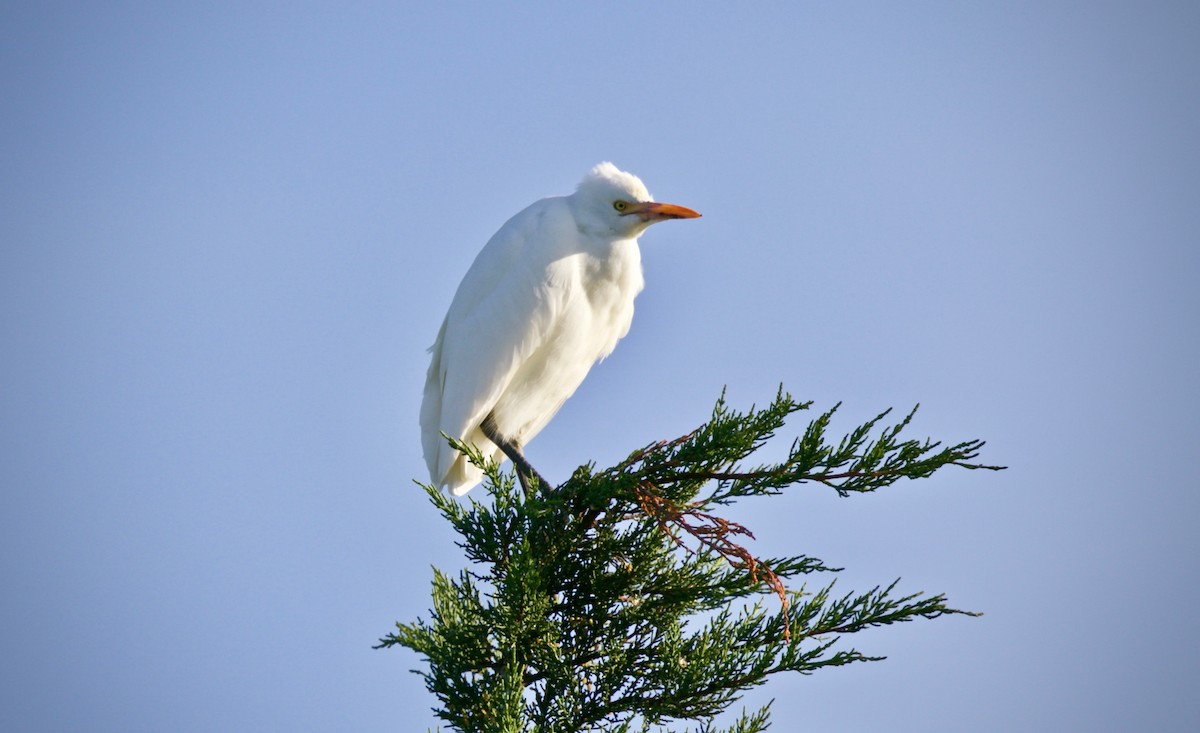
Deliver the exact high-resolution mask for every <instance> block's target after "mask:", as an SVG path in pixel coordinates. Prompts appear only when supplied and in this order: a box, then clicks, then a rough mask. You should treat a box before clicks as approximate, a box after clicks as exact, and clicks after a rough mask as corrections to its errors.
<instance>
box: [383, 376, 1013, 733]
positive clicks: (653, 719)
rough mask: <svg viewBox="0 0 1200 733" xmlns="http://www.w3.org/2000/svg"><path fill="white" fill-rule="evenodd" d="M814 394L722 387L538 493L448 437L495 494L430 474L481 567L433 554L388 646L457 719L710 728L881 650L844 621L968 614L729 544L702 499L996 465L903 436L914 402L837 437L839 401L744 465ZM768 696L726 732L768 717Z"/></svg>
mask: <svg viewBox="0 0 1200 733" xmlns="http://www.w3.org/2000/svg"><path fill="white" fill-rule="evenodd" d="M810 404H811V403H798V402H795V401H794V400H793V399H792V398H791V396H790V395H787V394H785V393H783V392H782V391H780V393H779V394H778V395H777V396H776V398H775V399H774V400H773V401H772V403H771V404H770V405H768V406H767V407H766V408H764V409H754V408H751V409H750V410H749V411H748V412H745V413H739V412H737V411H734V410H732V409H730V408H729V407H728V406H727V405H726V404H725V401H724V397H723V396H722V398H721V400H719V401H718V402H717V405H716V408H715V409H714V411H713V416H712V419H711V420H709V421H708V422H707V423H705V424H704V425H702V426H701V427H700V428H698V429H697V430H695V431H693V432H692V433H689V434H688V435H685V436H683V437H681V438H678V439H676V440H672V441H664V442H661V443H657V444H653V445H650V446H647V447H645V448H642V449H641V450H638V451H636V452H634V453H633V454H632V455H631V456H629V457H628V458H627V459H625V460H624V461H622V462H621V463H620V464H618V465H617V466H614V467H613V468H610V469H606V470H603V471H596V470H595V469H594V467H593V466H583V467H581V468H579V469H577V470H576V472H575V474H574V475H573V476H572V477H571V478H570V480H568V481H567V482H566V483H565V484H563V485H562V486H559V487H558V488H556V489H552V490H544V491H537V490H534V491H531V492H530V493H525V492H523V491H522V490H521V489H520V487H519V486H517V485H516V484H515V483H514V481H513V479H512V477H511V476H509V475H505V474H501V473H500V472H499V470H498V469H497V467H496V466H495V465H494V464H487V463H485V462H484V461H483V459H482V457H481V456H480V455H479V454H478V452H476V451H474V449H473V448H472V447H470V446H465V445H462V444H458V443H456V444H455V447H456V448H458V449H460V450H463V451H464V452H466V453H467V454H468V455H470V456H471V458H472V460H474V461H476V462H477V463H478V464H479V465H482V466H483V467H484V468H485V470H486V471H487V477H488V479H487V488H488V491H489V493H490V495H491V496H492V501H491V503H490V505H488V504H485V503H482V502H479V501H476V500H475V499H471V500H469V501H468V502H466V503H461V502H459V501H456V500H454V499H452V498H450V497H447V496H445V495H443V494H442V493H440V492H439V491H437V490H436V489H435V488H434V487H431V486H426V487H425V489H426V491H427V492H428V494H429V497H430V500H431V501H432V502H433V503H434V505H435V506H437V508H438V509H439V510H440V511H441V513H442V515H443V516H444V517H445V518H446V519H447V520H448V521H449V522H450V523H451V524H452V525H453V527H454V529H455V531H456V532H457V533H458V534H459V536H460V538H461V539H460V540H459V542H458V544H459V546H460V547H461V548H462V549H463V551H464V552H465V553H466V556H467V558H468V559H469V560H470V561H471V563H472V569H470V570H463V571H461V572H460V573H458V575H457V576H453V577H452V576H450V575H447V574H445V573H443V572H441V571H439V570H436V569H435V570H434V582H433V609H432V612H431V615H430V618H429V620H423V619H419V620H417V621H415V622H413V623H398V624H397V625H396V631H395V633H393V634H391V635H389V636H387V637H385V638H384V639H382V640H381V643H380V646H381V647H390V646H396V645H399V646H404V647H408V648H409V649H412V650H414V651H416V652H417V653H419V654H421V655H422V656H424V657H425V659H426V660H428V664H429V667H428V670H427V671H424V672H419V673H420V674H421V675H422V676H423V677H424V679H425V682H426V685H427V687H428V688H429V690H430V691H431V692H432V693H433V694H434V695H435V696H436V697H437V700H438V703H439V707H437V708H436V709H435V710H436V712H437V715H438V716H439V717H440V718H441V719H442V720H444V721H445V722H446V723H447V724H448V725H449V726H450V727H451V728H453V729H455V730H459V731H463V732H464V733H475V732H477V731H478V732H483V731H487V732H489V733H491V732H496V733H501V732H503V733H516V732H518V731H520V732H526V731H528V732H534V731H536V732H538V733H576V732H578V731H599V730H605V731H643V732H645V731H650V730H655V729H658V730H666V726H667V725H669V724H671V723H673V722H676V721H685V722H686V721H690V722H693V723H695V724H696V725H697V726H698V727H697V728H696V730H697V731H700V732H702V733H719V732H718V729H716V728H714V727H712V726H713V719H714V717H715V716H716V715H717V714H719V713H721V712H723V711H724V710H726V709H727V708H728V707H729V706H731V705H732V704H733V703H734V702H735V701H736V700H737V699H738V698H739V697H740V696H741V694H742V693H744V692H745V691H747V690H749V689H751V688H753V687H756V686H758V685H761V684H763V683H764V682H765V681H766V679H767V678H768V677H769V676H770V675H773V674H776V673H780V672H799V673H801V674H810V673H812V672H813V671H815V670H818V669H821V668H823V667H834V666H841V665H845V664H851V663H853V662H863V661H874V660H877V659H880V657H871V656H867V655H864V654H862V653H860V652H859V651H857V650H856V649H854V648H844V647H843V645H841V644H839V642H840V641H841V637H842V636H843V635H845V634H852V633H855V632H858V631H862V630H864V629H867V628H870V627H874V626H882V625H888V624H893V623H898V622H902V621H910V620H913V619H917V618H926V619H933V618H937V617H939V616H944V615H949V614H966V612H963V611H959V610H956V609H954V608H951V607H950V606H949V605H947V602H946V598H945V596H943V595H940V594H938V595H927V594H924V593H912V594H907V595H901V594H899V593H897V591H896V583H895V582H893V583H891V584H889V585H887V586H880V587H876V588H873V589H872V590H870V591H867V592H866V593H857V594H856V593H848V594H845V595H839V594H835V593H834V586H833V583H832V582H827V583H822V584H820V585H819V587H816V588H815V589H812V590H810V589H809V586H808V585H807V583H805V582H799V583H798V584H796V583H789V581H793V580H794V579H799V578H801V577H802V576H807V575H809V574H812V573H821V572H836V570H837V569H836V568H830V567H827V566H825V564H824V563H822V562H821V561H820V560H818V559H816V558H812V557H807V556H803V555H797V556H790V557H779V558H758V557H755V556H754V555H753V554H752V553H750V552H749V550H747V549H746V548H745V547H744V545H742V544H740V543H741V540H742V538H744V537H752V536H753V535H751V533H750V531H749V530H748V529H746V528H745V527H743V526H742V525H740V524H737V523H734V522H730V521H728V520H725V519H723V518H721V517H720V516H718V515H716V514H714V513H713V512H714V510H716V509H718V508H719V507H721V506H724V505H728V504H731V503H732V502H734V501H736V500H737V499H740V498H742V497H748V496H761V495H772V494H777V493H779V492H781V491H782V490H783V489H784V488H786V487H788V486H792V485H795V484H798V483H804V482H816V483H820V484H824V485H826V486H829V487H831V488H833V489H835V490H836V491H838V492H839V493H840V494H843V495H846V494H848V493H850V492H870V491H874V490H876V489H879V488H882V487H885V486H889V485H891V484H892V483H894V482H895V481H897V480H899V479H900V478H902V477H907V478H922V477H925V476H929V475H930V474H932V473H933V472H934V471H936V470H937V469H939V468H941V467H943V466H948V465H957V466H961V467H964V468H989V469H995V468H996V467H993V466H983V465H980V464H977V463H973V462H972V461H973V460H974V459H975V458H976V457H977V455H978V453H979V450H980V449H981V448H982V447H983V443H982V442H981V441H976V440H972V441H967V442H964V443H959V444H956V445H954V446H951V447H946V448H943V447H940V445H939V444H938V443H933V442H930V441H924V442H919V441H915V440H901V439H900V433H901V431H902V430H903V429H904V428H905V427H907V426H908V424H909V421H910V420H911V419H912V416H913V413H909V414H908V416H907V417H905V418H904V419H903V420H902V421H900V422H899V423H897V424H895V425H892V426H885V427H881V426H880V424H881V422H882V420H883V418H884V417H886V415H887V414H888V413H887V412H884V413H882V414H880V415H879V416H877V417H876V418H875V419H873V420H871V421H869V422H867V423H866V424H864V425H862V426H860V427H858V428H856V429H855V430H853V431H851V432H850V433H849V434H848V435H846V436H844V437H842V438H841V439H840V440H839V441H838V442H837V443H836V444H833V443H830V442H828V441H827V438H826V431H827V429H828V426H829V422H830V419H831V417H832V416H833V414H834V411H835V410H836V409H837V408H836V407H834V408H833V409H831V410H829V411H828V412H826V413H824V414H822V415H821V416H819V417H818V418H817V419H815V420H813V421H812V422H811V423H810V424H809V426H808V427H807V429H806V430H805V431H804V433H803V435H802V436H801V437H799V438H797V439H796V440H795V441H794V442H793V443H792V445H791V448H790V450H789V452H788V455H787V457H786V458H785V459H784V460H782V461H780V462H778V463H774V464H766V465H757V466H754V467H751V468H746V467H744V466H743V465H742V464H743V462H745V461H746V460H747V459H749V458H750V457H751V455H752V454H753V453H755V451H757V450H758V449H759V448H761V447H762V446H763V445H764V444H765V443H766V442H767V441H768V440H770V439H771V438H772V437H773V436H774V435H775V433H776V431H778V430H779V428H781V427H782V426H783V425H784V422H785V420H786V419H787V418H788V416H789V415H791V414H793V413H795V412H797V411H799V410H804V409H807V408H808V407H809V406H810ZM914 412H915V408H914ZM872 436H875V437H872ZM772 599H775V600H776V601H778V603H775V602H772ZM966 615H973V614H966ZM768 708H769V706H767V707H765V708H762V709H761V710H758V711H754V712H744V713H743V714H742V716H741V717H740V718H739V719H738V720H737V721H736V722H735V723H734V724H733V726H732V727H729V728H725V729H722V730H723V731H724V733H752V732H755V731H762V730H765V729H766V727H767V726H768V725H769V722H768V714H769V710H768Z"/></svg>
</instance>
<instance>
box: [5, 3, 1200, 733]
mask: <svg viewBox="0 0 1200 733" xmlns="http://www.w3.org/2000/svg"><path fill="white" fill-rule="evenodd" d="M1198 31H1200V9H1198V7H1197V6H1196V5H1195V4H1192V3H1169V2H1160V3H1087V4H1081V3H1059V2H1050V3H1046V2H1037V3H1032V2H1030V3H1005V4H985V3H917V4H912V5H908V6H906V7H903V8H902V7H900V5H899V4H894V3H837V4H833V5H818V4H810V3H789V4H776V5H766V6H758V7H756V8H755V9H753V10H747V9H742V10H731V9H730V8H729V7H728V6H726V5H724V4H722V5H718V4H697V3H691V4H682V3H680V4H673V3H655V4H652V5H646V4H605V5H602V6H595V7H579V6H570V7H559V6H548V5H546V6H539V7H536V8H533V7H528V8H525V9H518V10H504V9H501V8H500V6H499V5H482V4H479V5H472V4H449V3H447V4H438V5H437V6H436V7H433V6H430V7H426V6H417V5H415V4H413V5H406V4H388V3H381V4H352V5H349V6H345V5H341V4H329V5H321V4H305V5H303V6H301V7H294V6H291V5H285V4H267V3H248V4H243V5H242V6H239V7H238V8H236V9H232V8H219V7H215V6H210V5H197V6H195V7H185V6H183V5H176V4H167V5H159V4H144V5H142V4H118V3H111V4H56V3H7V4H5V5H4V7H3V9H0V100H2V101H0V104H2V105H3V114H2V115H0V133H2V134H0V160H2V164H0V171H2V173H0V247H2V249H0V338H2V339H3V341H2V343H3V344H4V358H3V360H2V361H0V384H2V385H3V387H2V389H0V485H2V486H3V490H4V494H3V496H4V502H3V512H2V513H0V588H2V589H3V598H4V601H3V603H2V604H0V671H2V674H3V678H2V683H0V728H3V729H4V730H14V731H16V730H20V731H76V730H89V731H122V732H130V731H161V730H172V731H212V730H226V731H259V730H284V729H286V730H297V731H328V730H339V731H340V730H355V731H375V730H378V731H383V730H425V729H426V727H429V726H433V725H435V724H436V722H435V720H434V718H433V716H432V715H431V713H430V712H429V707H430V706H431V705H432V704H433V700H432V698H431V697H429V696H428V695H427V693H426V692H425V690H424V688H423V686H422V684H421V681H420V679H419V678H418V677H417V676H415V675H412V674H410V673H409V671H408V670H409V669H411V668H413V667H415V666H417V665H418V659H417V658H416V657H415V655H411V654H409V653H407V652H397V651H392V652H381V651H373V650H372V649H371V645H372V644H373V643H374V642H375V640H376V639H378V638H379V637H380V636H381V635H383V634H385V633H387V632H388V631H389V630H390V629H391V625H392V623H393V621H395V620H397V619H403V620H410V619H413V618H415V617H416V616H418V615H421V614H424V613H425V611H426V609H427V608H428V605H429V600H428V594H429V581H430V579H431V570H430V567H431V566H432V565H436V566H438V567H442V568H445V569H455V568H458V567H460V565H461V560H460V557H459V555H458V553H457V551H456V548H455V547H454V545H453V537H452V536H451V534H450V532H449V530H448V529H447V528H446V527H445V526H444V525H443V524H441V523H440V522H439V521H438V519H437V516H436V514H435V512H434V511H433V510H432V508H431V507H430V506H429V505H428V503H427V502H426V500H425V499H424V497H423V496H422V495H421V493H420V492H419V491H418V490H417V489H416V488H415V487H414V486H413V485H412V480H413V479H422V480H423V479H424V478H425V476H424V474H423V471H424V463H423V461H422V459H421V456H420V441H419V438H418V433H417V427H416V421H417V409H418V404H419V398H420V392H421V386H422V383H423V378H424V371H425V369H426V366H427V363H428V362H427V358H428V357H427V355H426V353H425V348H426V347H427V346H428V345H429V344H430V343H431V342H432V341H433V338H434V336H435V335H436V331H437V327H438V325H439V323H440V321H441V318H442V316H443V314H444V312H445V309H446V307H447V306H448V304H449V302H450V298H451V297H452V295H453V292H454V289H455V287H456V286H457V284H458V281H459V279H460V278H461V277H462V274H463V273H464V272H465V270H466V268H467V266H468V265H469V264H470V262H471V260H472V259H473V257H474V256H475V254H476V252H477V251H478V249H479V248H480V247H481V246H482V245H483V243H484V242H485V241H486V240H487V238H488V237H489V236H490V235H491V234H492V232H494V231H495V230H496V228H498V227H499V225H500V224H501V223H502V222H503V221H504V220H505V219H506V218H507V217H508V216H510V215H511V214H513V213H515V212H516V211H517V210H519V209H520V208H522V207H524V206H525V205H527V204H528V203H530V202H531V201H533V200H535V199H537V198H540V197H542V196H546V195H551V194H557V193H565V192H568V191H570V190H571V189H572V188H573V187H574V185H575V183H576V182H577V181H578V179H579V177H580V176H581V175H582V174H583V173H584V172H585V171H586V170H587V169H588V168H590V167H591V166H592V165H594V164H595V163H597V162H599V161H601V160H612V161H614V162H615V163H617V165H619V166H621V167H623V168H625V169H627V170H630V171H632V172H635V173H637V174H638V175H640V176H641V177H642V178H643V179H644V180H645V181H646V183H647V185H648V186H649V188H650V190H651V191H652V192H653V193H654V194H655V196H656V197H657V198H659V199H660V200H665V201H671V202H674V203H679V204H683V205H686V206H690V207H693V208H695V209H697V210H699V211H701V212H703V214H704V218H703V219H700V220H698V221H695V222H683V223H671V224H667V225H663V226H660V227H655V228H654V229H652V230H651V231H650V232H648V233H647V234H646V235H645V237H644V238H643V258H644V262H645V269H646V280H647V288H646V291H645V292H644V293H643V294H642V296H641V297H640V298H639V300H638V314H637V316H636V318H635V320H634V325H633V329H632V331H631V333H630V335H629V336H628V337H627V338H626V339H625V340H624V341H623V342H622V343H621V344H620V345H619V346H618V348H617V351H616V352H615V353H614V354H613V355H612V356H611V357H610V358H609V359H608V360H606V361H605V362H604V363H602V364H601V365H600V366H598V367H597V368H596V369H594V370H593V372H592V374H591V375H590V377H589V378H588V380H587V381H586V382H585V383H584V385H583V387H582V388H581V389H580V390H579V392H578V393H577V394H576V395H575V397H574V398H572V400H570V401H569V402H568V403H567V405H566V406H565V407H564V409H563V410H562V412H561V413H560V414H559V416H558V417H557V418H556V419H555V421H554V422H552V423H551V424H550V426H549V427H548V428H547V429H546V430H545V432H543V433H542V434H541V435H540V436H539V437H538V438H537V439H536V440H535V441H533V443H532V444H531V445H530V446H529V449H528V454H529V457H530V459H531V460H532V461H533V462H534V464H535V465H536V466H537V467H538V468H539V470H541V471H542V472H543V473H544V474H546V475H547V476H548V477H550V478H554V477H560V478H564V477H566V476H567V475H568V474H569V472H570V471H571V469H572V468H573V467H574V466H576V465H578V464H579V463H581V462H584V461H586V460H591V459H594V460H597V461H599V462H600V463H602V464H608V463H611V462H613V461H615V460H618V459H619V458H621V457H623V456H624V455H625V454H626V453H628V452H629V451H630V450H632V449H634V448H635V447H638V446H640V445H642V444H644V443H646V442H649V441H650V440H654V439H659V438H666V437H673V436H675V435H679V434H681V433H683V432H686V431H687V430H689V429H691V428H692V427H694V426H695V425H696V424H698V423H699V422H701V421H702V420H703V419H704V418H705V417H706V415H707V414H708V412H709V410H710V409H711V406H712V403H713V401H714V400H715V398H716V397H717V395H718V394H719V393H720V391H721V389H722V388H723V386H726V385H727V386H728V395H729V398H730V401H731V402H732V403H733V404H734V405H737V406H740V407H746V406H749V405H750V404H751V403H755V402H759V403H762V402H765V401H766V400H768V399H770V397H771V396H772V395H773V394H774V391H775V389H776V387H777V385H778V384H780V383H783V384H784V386H785V387H786V388H787V389H788V390H790V391H791V392H792V393H793V394H795V395H796V396H797V397H801V398H805V399H813V400H815V401H816V406H817V407H819V408H824V407H828V406H830V405H832V404H833V403H835V402H837V401H842V402H843V403H844V406H843V410H842V413H841V415H842V418H841V423H840V424H839V425H838V426H837V427H840V428H847V427H849V426H852V425H853V424H855V423H856V422H857V421H859V420H862V419H865V418H867V417H870V416H872V415H874V414H875V413H877V412H878V411H879V410H881V409H883V408H885V407H888V406H894V407H896V408H898V409H900V410H904V409H907V408H908V407H910V406H911V405H912V404H914V403H916V402H920V403H921V405H922V408H921V411H920V413H919V414H918V418H917V419H916V421H915V423H914V426H913V428H914V435H915V436H918V437H924V436H926V435H929V436H933V437H935V438H942V439H947V440H958V439H966V438H974V437H979V438H983V439H985V440H987V441H988V446H987V448H986V452H985V455H984V458H985V459H987V460H989V461H993V462H997V463H1003V464H1006V465H1008V466H1010V469H1009V470H1008V471H1007V472H1004V473H1001V474H980V473H968V472H963V471H960V472H947V473H945V474H944V475H939V476H937V477H935V478H934V479H932V480H929V481H921V482H915V483H906V484H901V485H897V486H896V487H894V488H893V489H891V490H888V491H887V492H884V493H881V494H878V495H875V496H869V497H855V498H851V499H839V498H837V497H836V496H832V495H830V493H829V492H828V491H827V490H824V489H821V488H819V487H812V486H800V487H796V488H795V489H794V490H793V491H792V492H790V493H789V494H787V495H786V496H784V497H780V498H778V499H775V500H773V501H772V502H771V503H769V504H768V503H766V502H760V503H758V504H754V503H752V504H747V505H745V506H743V507H740V508H739V509H738V512H739V513H738V515H737V516H738V518H739V519H741V520H742V521H744V522H745V523H747V524H748V525H749V526H751V528H752V529H754V530H755V531H756V533H757V534H758V536H759V539H760V543H759V547H760V549H761V550H762V551H763V552H764V553H765V554H772V553H774V554H780V553H783V552H802V553H808V554H812V555H815V556H817V557H820V558H822V559H824V560H825V561H827V562H828V563H830V564H832V565H835V566H842V567H845V568H846V570H845V572H844V573H842V574H841V576H840V580H839V584H840V587H842V588H844V589H846V590H849V589H853V588H857V589H860V590H865V589H867V588H869V587H872V586H874V585H876V584H878V583H887V582H889V581H891V580H892V579H893V578H896V577H902V578H903V580H902V583H901V587H902V588H903V589H907V590H927V591H931V592H941V591H944V592H946V593H948V594H949V595H950V597H951V599H952V601H954V602H955V603H956V604H959V605H961V606H962V607H966V608H971V609H975V610H979V611H983V612H984V613H985V614H986V615H985V616H983V617H982V618H980V619H975V620H969V619H957V618H955V619H947V620H941V621H937V622H932V623H917V624H909V625H906V626H903V627H896V628H887V629H882V630H878V631H875V632H872V633H867V634H862V635H858V636H857V637H853V638H852V641H853V642H854V645H855V646H856V647H857V648H859V649H860V650H862V651H864V652H867V653H872V654H886V655H888V656H889V659H888V660H887V661H886V662H882V663H877V664H870V665H859V666H857V667H851V668H845V669H841V670H832V671H829V672H826V673H822V674H818V675H815V676H812V677H806V678H798V677H792V678H777V679H775V680H774V681H773V682H772V683H771V684H769V685H768V686H767V687H766V688H765V689H763V690H762V691H761V692H758V693H755V694H754V695H751V696H750V697H749V698H748V699H747V702H748V704H755V703H761V702H763V701H765V700H767V699H770V698H772V697H774V698H775V699H776V704H775V715H774V720H775V721H776V727H777V728H778V729H779V730H785V731H786V730H798V729H801V727H802V726H807V727H810V728H811V729H814V730H818V729H837V730H850V731H856V730H873V729H878V728H880V727H881V726H885V725H886V726H887V727H888V728H889V729H891V730H900V731H910V730H912V731H915V730H922V731H963V730H971V731H1012V730H1088V731H1124V730H1163V731H1191V730H1195V729H1196V728H1197V727H1200V702H1197V698H1196V696H1195V694H1194V692H1195V687H1196V683H1197V682H1198V681H1200V663H1198V661H1197V660H1198V659H1200V654H1198V653H1200V635H1198V634H1197V632H1196V631H1195V629H1194V624H1193V623H1192V621H1191V615H1192V611H1191V609H1193V608H1195V607H1196V605H1197V602H1198V601H1200V598H1198V597H1197V580H1200V578H1198V577H1197V576H1198V573H1197V569H1198V568H1197V565H1198V562H1200V561H1198V558H1200V539H1198V537H1200V533H1197V531H1196V517H1197V516H1198V511H1200V498H1198V496H1200V491H1198V489H1200V469H1198V468H1197V466H1196V462H1195V460H1194V458H1195V455H1194V454H1195V446H1196V439H1197V437H1200V436H1198V431H1197V428H1196V425H1197V421H1196V414H1197V410H1198V409H1200V393H1198V390H1197V387H1196V374H1197V371H1196V369H1197V367H1196V364H1197V361H1198V357H1200V354H1198V353H1197V352H1198V346H1197V341H1198V339H1197V314H1198V313H1200V302H1198V301H1200V297H1198V296H1197V288H1196V278H1197V271H1198V265H1200V255H1198V254H1197V247H1198V245H1200V241H1198V234H1197V231H1198V227H1197V224H1198V222H1197V204H1198V203H1200V135H1197V132H1196V131H1197V130H1200V75H1198V74H1197V71H1198V70H1200V45H1198V44H1197V43H1196V39H1197V38H1198V37H1200V35H1198ZM802 427H803V423H802V422H797V423H796V424H795V425H794V428H795V429H796V430H800V429H802ZM777 449H778V448H769V449H768V450H777Z"/></svg>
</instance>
